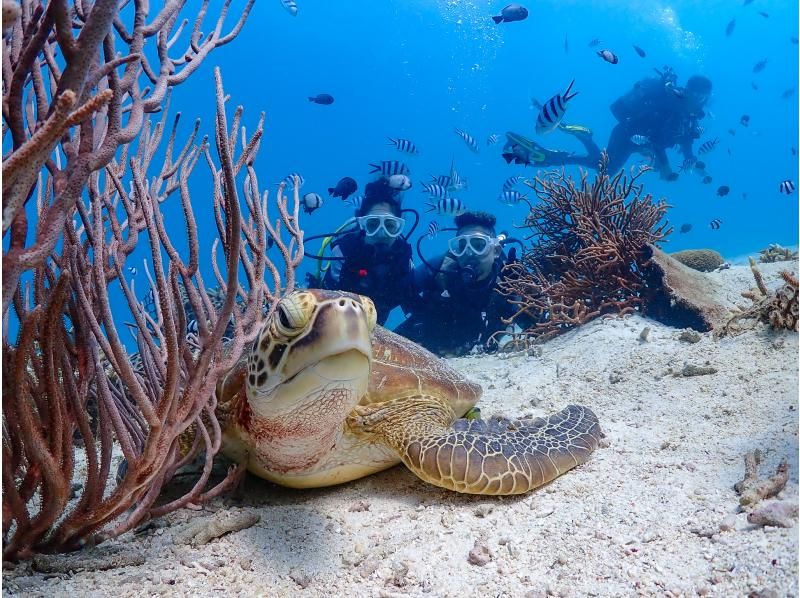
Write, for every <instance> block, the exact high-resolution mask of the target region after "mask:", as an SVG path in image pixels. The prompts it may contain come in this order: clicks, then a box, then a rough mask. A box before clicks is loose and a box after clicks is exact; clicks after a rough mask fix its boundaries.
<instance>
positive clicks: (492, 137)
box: [486, 134, 499, 145]
mask: <svg viewBox="0 0 800 598" xmlns="http://www.w3.org/2000/svg"><path fill="white" fill-rule="evenodd" d="M498 139H499V137H498V136H497V135H494V134H492V135H489V137H487V139H486V145H494V144H495V143H497V140H498Z"/></svg>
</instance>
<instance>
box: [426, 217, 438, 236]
mask: <svg viewBox="0 0 800 598" xmlns="http://www.w3.org/2000/svg"><path fill="white" fill-rule="evenodd" d="M426 234H427V236H428V238H429V239H433V238H434V237H435V236H436V235H437V234H439V223H438V222H436V221H435V220H431V223H430V224H429V225H428V232H427V233H426Z"/></svg>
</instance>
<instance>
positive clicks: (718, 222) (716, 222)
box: [708, 218, 722, 230]
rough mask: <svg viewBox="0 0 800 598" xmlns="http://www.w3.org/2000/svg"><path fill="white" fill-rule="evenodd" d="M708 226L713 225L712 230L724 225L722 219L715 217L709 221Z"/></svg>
mask: <svg viewBox="0 0 800 598" xmlns="http://www.w3.org/2000/svg"><path fill="white" fill-rule="evenodd" d="M708 226H709V227H711V229H712V230H719V227H720V226H722V220H720V219H719V218H714V220H712V221H711V222H709V224H708Z"/></svg>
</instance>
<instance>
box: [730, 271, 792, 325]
mask: <svg viewBox="0 0 800 598" xmlns="http://www.w3.org/2000/svg"><path fill="white" fill-rule="evenodd" d="M750 269H751V270H752V272H753V278H754V279H755V281H756V286H755V287H754V288H752V289H750V290H749V291H745V292H743V293H742V297H744V298H745V299H749V300H750V302H751V305H750V306H747V307H745V306H741V307H737V308H736V310H735V312H734V314H733V316H732V317H731V318H730V319H729V320H728V321H727V322H726V323H725V325H724V326H723V327H722V328H721V329H720V330H719V333H718V334H719V335H720V336H724V335H736V334H740V333H741V332H744V331H745V330H747V329H749V328H752V327H753V326H755V325H756V323H758V322H763V323H765V324H769V326H770V327H771V328H772V329H773V330H794V331H795V332H797V331H798V323H799V322H800V305H799V304H798V298H799V297H798V296H799V295H800V292H799V289H798V282H799V281H798V279H797V278H796V277H795V276H794V275H792V274H791V273H790V272H787V271H785V270H784V271H783V272H781V278H783V281H784V284H783V286H782V287H780V288H779V289H777V290H776V291H775V292H770V291H769V289H768V288H767V285H765V284H764V278H763V276H762V275H761V272H760V271H759V269H758V267H757V266H756V262H755V260H754V259H753V258H750ZM742 320H749V321H750V323H749V324H746V325H742V324H741V321H742Z"/></svg>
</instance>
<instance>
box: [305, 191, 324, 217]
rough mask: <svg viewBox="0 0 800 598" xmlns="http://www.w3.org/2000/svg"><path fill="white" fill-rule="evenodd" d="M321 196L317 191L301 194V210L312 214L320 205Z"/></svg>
mask: <svg viewBox="0 0 800 598" xmlns="http://www.w3.org/2000/svg"><path fill="white" fill-rule="evenodd" d="M322 203H323V202H322V197H320V195H319V193H306V194H305V195H304V196H303V201H302V204H303V211H305V213H306V214H313V213H314V212H315V211H317V210H318V209H320V208H321V207H322Z"/></svg>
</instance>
